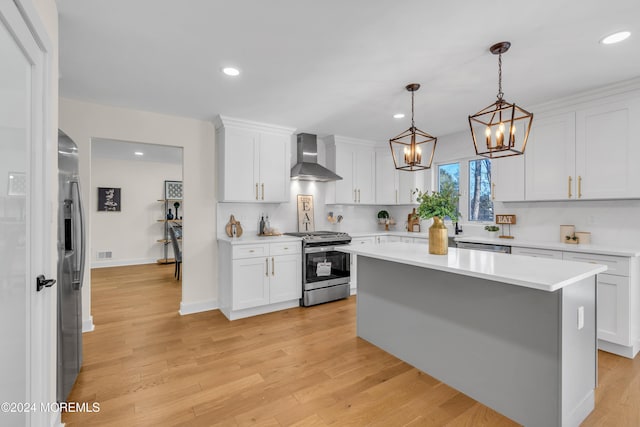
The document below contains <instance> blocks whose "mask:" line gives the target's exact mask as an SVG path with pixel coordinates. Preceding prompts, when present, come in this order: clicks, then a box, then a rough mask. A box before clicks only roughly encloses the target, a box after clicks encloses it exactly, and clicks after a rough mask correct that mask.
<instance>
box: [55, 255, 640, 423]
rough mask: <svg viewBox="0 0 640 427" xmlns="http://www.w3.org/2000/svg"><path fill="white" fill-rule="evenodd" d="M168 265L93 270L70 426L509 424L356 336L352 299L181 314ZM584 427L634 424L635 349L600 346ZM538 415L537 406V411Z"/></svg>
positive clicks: (638, 376) (639, 407)
mask: <svg viewBox="0 0 640 427" xmlns="http://www.w3.org/2000/svg"><path fill="white" fill-rule="evenodd" d="M173 268H174V267H173V265H164V266H162V265H145V266H132V267H115V268H104V269H96V270H93V271H92V277H93V280H92V304H93V310H92V314H93V318H94V323H95V326H96V329H95V331H94V332H91V333H87V334H84V336H83V337H84V365H83V368H82V371H81V373H80V376H79V377H78V381H77V383H76V385H75V387H74V389H73V391H72V393H71V395H70V397H69V401H73V402H89V403H92V402H98V403H100V412H98V413H95V412H94V413H65V414H63V422H65V423H67V426H71V427H73V426H87V425H113V426H152V425H158V426H174V425H180V426H209V425H220V426H236V425H263V426H285V425H286V426H289V425H296V426H325V425H333V426H345V425H351V426H361V425H374V426H404V425H410V426H442V425H447V426H491V427H494V426H512V425H517V424H515V423H514V422H512V421H511V420H509V419H507V418H505V417H504V416H502V415H500V414H498V413H496V412H495V411H493V410H491V409H489V408H487V407H486V406H483V405H481V404H479V403H477V402H475V401H474V400H473V399H471V398H469V397H467V396H465V395H464V394H462V393H459V392H457V391H456V390H454V389H452V388H451V387H448V386H446V385H445V384H443V383H440V382H438V381H437V380H436V379H434V378H432V377H430V376H429V375H426V374H424V373H422V372H420V371H418V370H417V369H415V368H412V367H411V366H409V365H407V364H406V363H404V362H401V361H400V360H398V359H396V358H395V357H393V356H391V355H389V354H387V353H385V352H384V351H382V350H380V349H378V348H376V347H374V346H373V345H371V344H369V343H367V342H366V341H363V340H361V339H359V338H357V337H356V335H355V297H352V298H349V299H347V300H343V301H337V302H333V303H330V304H324V305H321V306H316V307H310V308H295V309H290V310H286V311H281V312H278V313H271V314H267V315H263V316H257V317H253V318H249V319H243V320H237V321H234V322H229V321H228V320H227V319H226V318H225V317H224V316H223V315H222V314H221V313H220V312H219V311H217V310H215V311H210V312H205V313H200V314H193V315H189V316H180V315H179V314H178V309H179V305H180V299H181V287H180V283H179V282H178V281H176V280H175V279H174V278H173ZM599 381H600V384H599V387H598V389H597V391H596V409H595V411H594V412H593V413H592V414H591V415H590V416H589V418H588V419H587V420H586V421H585V423H584V424H583V425H584V426H616V427H619V426H629V427H632V426H633V427H636V426H640V357H636V358H635V360H629V359H625V358H622V357H618V356H614V355H611V354H608V353H604V352H600V353H599ZM540 410H541V411H544V408H540Z"/></svg>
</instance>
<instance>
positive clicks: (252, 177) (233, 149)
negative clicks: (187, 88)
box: [215, 116, 294, 203]
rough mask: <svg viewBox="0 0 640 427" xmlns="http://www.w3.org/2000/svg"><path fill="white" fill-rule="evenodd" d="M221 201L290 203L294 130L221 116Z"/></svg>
mask: <svg viewBox="0 0 640 427" xmlns="http://www.w3.org/2000/svg"><path fill="white" fill-rule="evenodd" d="M215 125H216V145H217V164H218V199H219V200H220V201H222V202H256V203H281V202H288V201H289V181H290V177H289V175H290V172H289V163H290V162H289V159H290V156H291V152H290V144H291V135H292V134H293V131H294V129H291V128H284V127H279V126H271V125H266V124H262V123H255V122H248V121H242V120H237V119H232V118H229V117H224V116H218V117H216V121H215Z"/></svg>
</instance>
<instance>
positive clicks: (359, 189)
mask: <svg viewBox="0 0 640 427" xmlns="http://www.w3.org/2000/svg"><path fill="white" fill-rule="evenodd" d="M358 203H360V189H359V188H358Z"/></svg>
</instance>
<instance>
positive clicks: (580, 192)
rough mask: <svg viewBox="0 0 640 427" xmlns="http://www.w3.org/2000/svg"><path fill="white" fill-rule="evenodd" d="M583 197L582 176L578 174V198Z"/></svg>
mask: <svg viewBox="0 0 640 427" xmlns="http://www.w3.org/2000/svg"><path fill="white" fill-rule="evenodd" d="M581 198H582V177H581V176H580V175H578V199H581Z"/></svg>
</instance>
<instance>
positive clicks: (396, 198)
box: [396, 190, 398, 203]
mask: <svg viewBox="0 0 640 427" xmlns="http://www.w3.org/2000/svg"><path fill="white" fill-rule="evenodd" d="M396 203H398V190H396Z"/></svg>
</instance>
